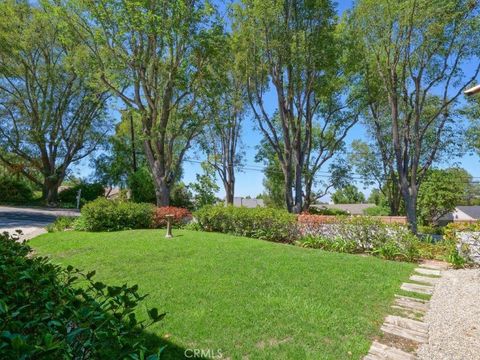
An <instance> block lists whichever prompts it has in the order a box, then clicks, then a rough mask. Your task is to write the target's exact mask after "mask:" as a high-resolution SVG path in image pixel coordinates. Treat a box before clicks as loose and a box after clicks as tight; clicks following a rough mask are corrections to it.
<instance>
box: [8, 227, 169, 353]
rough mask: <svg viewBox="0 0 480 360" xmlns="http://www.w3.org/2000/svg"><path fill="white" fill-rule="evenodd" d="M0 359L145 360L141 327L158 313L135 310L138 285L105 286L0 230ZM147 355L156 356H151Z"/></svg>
mask: <svg viewBox="0 0 480 360" xmlns="http://www.w3.org/2000/svg"><path fill="white" fill-rule="evenodd" d="M0 269H1V271H0V354H1V355H0V358H2V359H127V358H128V359H145V358H147V357H148V353H147V348H146V346H145V345H144V342H145V341H144V340H145V337H144V332H143V331H144V329H145V328H146V327H148V326H149V325H151V324H153V323H155V322H157V321H160V320H161V319H162V318H163V316H164V314H161V313H159V312H158V310H157V309H155V308H153V309H150V310H148V311H147V312H148V315H149V320H145V321H138V320H137V319H136V316H135V311H136V309H137V307H138V305H139V304H140V303H141V301H142V300H143V299H144V298H145V296H142V295H140V294H138V286H137V285H133V286H127V285H122V286H107V285H106V284H104V283H101V282H98V281H94V280H93V277H94V275H95V271H92V272H90V273H87V274H84V273H83V272H81V271H79V270H78V269H74V268H73V267H71V266H69V267H67V268H62V267H60V266H58V265H54V264H52V263H50V262H49V260H48V259H47V258H41V257H36V256H32V253H31V249H30V247H29V246H28V245H26V244H25V243H23V244H22V243H18V242H15V241H14V240H13V239H10V238H9V236H8V235H5V234H0ZM148 359H152V360H153V359H159V356H157V355H155V354H152V355H150V356H149V357H148Z"/></svg>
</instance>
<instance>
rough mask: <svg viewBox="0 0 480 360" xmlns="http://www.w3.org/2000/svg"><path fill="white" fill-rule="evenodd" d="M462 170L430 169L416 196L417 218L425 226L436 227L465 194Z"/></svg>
mask: <svg viewBox="0 0 480 360" xmlns="http://www.w3.org/2000/svg"><path fill="white" fill-rule="evenodd" d="M466 175H468V173H467V174H465V172H464V170H463V169H455V168H454V169H446V170H439V169H431V170H429V171H428V174H427V176H426V177H425V180H424V181H423V182H422V186H421V187H420V191H419V195H418V213H419V218H420V220H421V221H422V222H423V224H425V225H427V224H428V225H431V224H433V225H436V224H437V222H438V220H439V219H440V218H441V217H442V216H444V215H446V214H448V213H449V212H452V211H453V210H454V209H455V207H456V206H458V205H459V204H460V202H461V201H462V198H463V197H464V195H465V194H466V192H467V187H468V182H467V181H465V180H466V177H465V176H466Z"/></svg>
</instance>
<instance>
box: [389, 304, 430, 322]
mask: <svg viewBox="0 0 480 360" xmlns="http://www.w3.org/2000/svg"><path fill="white" fill-rule="evenodd" d="M391 307H392V309H395V310H396V313H397V314H398V315H401V316H403V317H406V318H409V319H413V320H423V316H424V315H425V312H423V311H419V310H414V309H411V308H407V307H403V306H400V305H392V306H391Z"/></svg>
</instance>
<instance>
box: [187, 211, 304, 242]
mask: <svg viewBox="0 0 480 360" xmlns="http://www.w3.org/2000/svg"><path fill="white" fill-rule="evenodd" d="M194 217H195V219H196V221H197V224H198V227H199V228H200V229H201V230H204V231H217V232H222V233H227V234H233V235H239V236H248V237H252V238H257V239H263V240H269V241H278V242H292V241H294V240H295V238H296V236H297V231H296V216H295V215H293V214H289V213H288V212H287V211H285V210H279V209H273V208H261V207H257V208H245V207H234V206H224V205H207V206H204V207H202V208H201V209H200V210H198V211H196V212H195V213H194Z"/></svg>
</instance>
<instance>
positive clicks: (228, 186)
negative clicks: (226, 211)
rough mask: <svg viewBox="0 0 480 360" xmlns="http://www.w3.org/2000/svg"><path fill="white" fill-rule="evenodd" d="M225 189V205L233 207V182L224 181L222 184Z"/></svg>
mask: <svg viewBox="0 0 480 360" xmlns="http://www.w3.org/2000/svg"><path fill="white" fill-rule="evenodd" d="M224 187H225V199H226V201H227V205H233V198H234V194H235V183H234V182H233V181H226V182H224Z"/></svg>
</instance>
